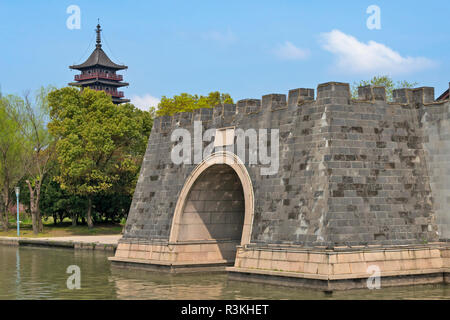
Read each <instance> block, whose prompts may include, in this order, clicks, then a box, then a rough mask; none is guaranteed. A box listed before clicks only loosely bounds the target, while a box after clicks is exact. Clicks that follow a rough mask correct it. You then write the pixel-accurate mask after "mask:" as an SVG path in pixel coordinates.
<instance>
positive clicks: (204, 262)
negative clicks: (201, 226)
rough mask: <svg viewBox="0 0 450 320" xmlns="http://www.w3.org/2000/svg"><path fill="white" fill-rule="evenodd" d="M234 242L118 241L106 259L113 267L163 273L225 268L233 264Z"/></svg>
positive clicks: (222, 269)
mask: <svg viewBox="0 0 450 320" xmlns="http://www.w3.org/2000/svg"><path fill="white" fill-rule="evenodd" d="M237 244H238V243H237V242H236V241H189V242H179V243H163V242H161V243H155V242H153V243H142V242H141V243H132V242H131V243H127V242H120V243H119V245H118V246H117V250H116V254H115V256H114V257H110V258H109V260H110V261H111V262H112V263H113V265H114V266H119V267H126V266H130V267H136V268H145V269H150V270H157V271H167V272H197V271H205V270H207V271H225V267H226V266H232V265H234V261H235V257H236V247H237Z"/></svg>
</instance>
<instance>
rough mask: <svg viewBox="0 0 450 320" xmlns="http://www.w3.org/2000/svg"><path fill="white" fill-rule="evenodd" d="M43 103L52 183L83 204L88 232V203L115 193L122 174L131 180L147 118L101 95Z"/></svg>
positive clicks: (61, 94)
mask: <svg viewBox="0 0 450 320" xmlns="http://www.w3.org/2000/svg"><path fill="white" fill-rule="evenodd" d="M48 99H49V105H50V118H51V122H50V123H49V125H48V126H49V129H50V132H51V133H52V134H53V135H55V137H57V144H56V150H57V159H58V163H59V165H60V173H59V175H58V176H57V177H56V181H57V182H59V183H60V186H61V188H62V189H63V190H67V191H68V192H69V193H70V194H73V195H80V196H84V197H85V198H86V200H87V207H88V208H87V213H86V220H87V223H88V227H89V228H92V227H93V219H92V209H93V197H94V196H97V195H102V194H111V193H112V192H114V191H115V190H117V188H118V187H117V186H118V184H120V183H121V176H122V175H124V172H125V173H126V174H131V175H132V176H137V172H138V170H139V168H140V160H141V159H142V156H143V154H144V152H145V146H146V144H147V139H148V134H149V133H150V130H151V125H152V119H151V115H150V113H149V112H145V111H141V110H139V109H137V108H135V107H134V106H133V105H131V104H120V105H115V104H113V103H112V101H111V97H110V96H108V95H107V94H106V93H105V92H102V91H94V90H90V89H84V90H82V91H79V90H78V89H75V88H62V89H60V90H54V91H52V92H51V93H50V94H49V95H48ZM126 174H125V175H126ZM133 181H134V180H133ZM132 188H134V186H133V187H132Z"/></svg>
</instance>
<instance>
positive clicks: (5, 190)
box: [0, 95, 26, 230]
mask: <svg viewBox="0 0 450 320" xmlns="http://www.w3.org/2000/svg"><path fill="white" fill-rule="evenodd" d="M20 103H21V99H20V98H18V97H16V96H13V95H8V96H3V97H2V98H1V99H0V186H1V190H0V191H1V192H0V198H1V199H0V200H1V201H0V214H1V220H2V224H3V228H4V229H5V230H7V229H8V227H9V226H8V213H7V211H8V209H9V206H10V205H11V204H12V200H13V194H14V188H15V187H16V185H17V183H18V182H19V181H20V179H21V178H22V177H23V176H24V162H25V160H24V159H25V148H24V145H25V143H26V141H25V139H24V137H23V136H22V135H21V133H20V130H19V126H18V124H17V122H16V121H14V119H13V118H12V117H11V110H10V106H11V105H13V104H20Z"/></svg>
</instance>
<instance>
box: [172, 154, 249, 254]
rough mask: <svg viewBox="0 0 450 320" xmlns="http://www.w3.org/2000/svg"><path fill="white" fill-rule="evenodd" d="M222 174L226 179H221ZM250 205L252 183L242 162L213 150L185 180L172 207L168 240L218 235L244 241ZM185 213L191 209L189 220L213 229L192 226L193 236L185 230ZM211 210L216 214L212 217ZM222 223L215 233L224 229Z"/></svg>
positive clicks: (245, 240) (223, 238)
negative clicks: (197, 205) (194, 232)
mask: <svg viewBox="0 0 450 320" xmlns="http://www.w3.org/2000/svg"><path fill="white" fill-rule="evenodd" d="M211 170H216V171H213V172H211ZM208 171H209V172H208ZM208 173H209V175H208ZM224 176H226V177H228V179H225V180H223V177H224ZM218 179H220V180H218ZM199 183H203V186H198V185H199ZM210 188H211V189H212V190H210ZM194 192H195V195H194V194H193V193H194ZM195 203H199V206H200V207H201V209H199V208H198V207H196V205H195ZM187 205H190V207H191V210H187V208H186V207H187ZM253 207H254V196H253V186H252V181H251V179H250V176H249V174H248V172H247V169H246V168H245V165H244V164H243V163H242V161H241V160H240V159H239V158H238V157H237V156H236V155H235V154H232V153H230V152H217V153H214V154H212V155H211V156H209V157H208V158H207V159H205V160H203V162H202V163H201V164H199V165H198V166H197V167H196V168H195V169H194V170H193V172H192V173H191V174H190V175H189V177H188V179H187V180H186V183H185V185H184V186H183V189H182V190H181V193H180V195H179V197H178V200H177V204H176V207H175V212H174V217H173V221H172V226H171V232H170V237H169V242H170V243H177V242H179V241H183V240H191V241H195V240H199V241H201V240H205V238H206V240H214V239H215V238H222V240H231V241H234V242H236V241H238V244H241V245H245V244H248V243H249V242H250V235H251V228H252V222H253V214H254V212H253V210H254V209H253ZM221 209H223V210H221ZM222 212H223V213H224V214H221V213H222ZM186 213H194V215H195V216H196V217H193V218H191V220H193V222H194V223H195V224H202V225H205V224H209V225H211V228H210V229H214V230H195V231H198V232H196V235H195V236H194V235H193V234H192V232H191V233H190V230H189V225H190V223H189V221H187V220H189V218H186V217H185V216H184V217H183V215H186ZM202 213H203V216H201V214H202ZM214 213H216V216H219V217H215V216H214ZM233 214H234V215H233ZM183 218H185V220H184V221H183ZM207 219H210V222H209V223H205V222H204V221H205V220H207ZM200 220H203V223H199V222H200ZM215 221H217V223H216V222H215ZM191 225H192V224H191ZM223 226H225V232H226V233H225V234H220V235H219V234H218V232H220V231H224V229H222V228H223ZM216 229H219V230H216ZM221 229H222V230H221ZM205 232H206V233H208V235H209V239H208V237H205V236H204V235H205ZM213 233H216V235H215V236H214V234H213ZM228 235H230V236H231V237H228Z"/></svg>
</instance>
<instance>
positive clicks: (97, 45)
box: [95, 19, 102, 48]
mask: <svg viewBox="0 0 450 320" xmlns="http://www.w3.org/2000/svg"><path fill="white" fill-rule="evenodd" d="M101 31H102V29H100V19H99V21H98V24H97V29H96V30H95V32H97V44H96V45H95V47H96V48H101V47H102V40H101V38H100V32H101Z"/></svg>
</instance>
